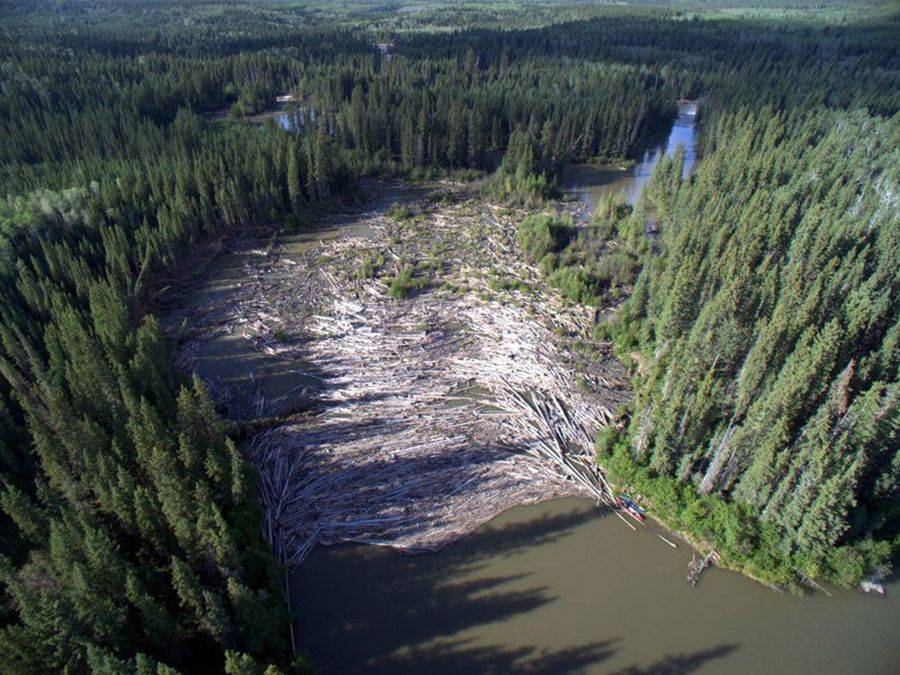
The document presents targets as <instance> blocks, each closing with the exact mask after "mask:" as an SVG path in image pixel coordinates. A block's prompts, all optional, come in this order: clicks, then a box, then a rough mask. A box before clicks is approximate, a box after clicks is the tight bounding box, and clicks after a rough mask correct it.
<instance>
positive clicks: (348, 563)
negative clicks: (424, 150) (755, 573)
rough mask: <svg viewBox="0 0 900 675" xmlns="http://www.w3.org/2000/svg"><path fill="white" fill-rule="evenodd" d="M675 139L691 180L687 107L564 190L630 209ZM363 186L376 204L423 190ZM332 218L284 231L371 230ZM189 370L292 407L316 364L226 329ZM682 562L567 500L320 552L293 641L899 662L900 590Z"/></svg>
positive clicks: (467, 650) (525, 664) (219, 285)
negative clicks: (633, 157)
mask: <svg viewBox="0 0 900 675" xmlns="http://www.w3.org/2000/svg"><path fill="white" fill-rule="evenodd" d="M679 144H683V145H685V149H686V155H685V159H686V161H685V173H687V172H688V171H690V170H691V169H692V167H693V164H694V125H693V115H690V114H689V111H685V110H682V114H680V115H679V117H678V119H677V121H676V123H675V125H674V127H673V130H672V133H671V134H670V136H669V138H668V139H667V141H666V142H665V143H664V144H660V145H658V146H654V147H652V148H648V149H647V151H646V152H645V153H644V155H643V159H642V161H641V162H639V163H637V164H635V165H634V166H633V167H632V168H631V169H628V170H610V169H596V168H593V167H574V168H573V169H572V170H571V171H570V173H569V174H568V175H569V176H570V178H571V177H572V176H575V177H576V178H577V179H572V180H570V181H569V182H568V183H566V182H563V183H562V185H563V188H564V189H566V190H568V191H569V192H571V193H572V194H575V195H577V196H578V198H579V199H582V200H584V201H585V202H586V204H587V206H588V207H590V206H592V205H595V204H596V203H597V201H598V200H599V199H600V198H602V197H604V196H606V195H608V194H610V193H611V192H618V191H624V193H625V195H626V198H627V199H628V200H629V201H632V202H633V201H634V200H635V199H636V198H637V195H638V194H639V193H640V189H641V188H642V187H643V185H644V184H645V183H646V181H647V178H648V177H649V175H650V172H651V171H652V169H653V166H654V165H655V164H656V162H657V161H658V160H659V158H660V157H661V156H662V155H663V154H665V153H671V152H674V150H675V149H676V148H677V146H678V145H679ZM367 187H368V188H369V189H367V192H369V193H370V194H372V195H373V199H372V200H371V201H370V202H369V204H368V206H367V208H370V209H373V210H384V209H386V208H387V207H388V206H389V205H390V204H391V203H392V202H394V201H400V202H403V201H408V200H413V199H417V198H420V197H422V196H423V195H424V194H425V193H426V192H427V190H426V189H420V188H404V187H398V186H395V185H387V184H383V183H373V184H372V185H368V186H367ZM334 220H335V221H341V222H345V223H346V222H347V219H346V218H343V219H341V218H338V217H336V218H335V219H334ZM329 222H330V221H329V219H328V218H325V219H324V220H323V222H322V224H321V226H320V227H317V228H315V229H313V230H311V231H308V232H304V233H301V234H296V235H290V236H287V237H285V238H284V239H283V240H282V241H283V242H284V244H285V245H286V247H287V249H289V250H291V249H293V250H296V251H300V250H303V249H305V248H307V247H309V246H315V245H318V242H320V241H323V240H328V239H331V238H333V237H335V236H337V235H338V234H341V233H345V234H346V233H355V234H359V235H365V232H362V231H360V232H357V231H356V230H354V229H353V228H354V227H355V225H353V224H351V225H349V226H347V225H344V226H343V227H341V228H340V229H337V228H335V227H334V225H333V224H329ZM351 222H352V219H351ZM348 228H349V229H348ZM254 246H256V247H257V248H256V249H253V248H252V247H251V246H237V247H235V249H234V250H232V251H231V252H229V253H226V254H224V255H221V256H220V257H219V258H218V259H217V260H216V261H215V262H214V263H213V264H212V265H211V266H210V268H209V269H208V270H207V273H206V274H205V275H204V279H203V281H202V283H201V284H200V285H199V286H198V288H197V289H196V290H195V291H194V292H192V293H190V294H186V295H185V296H184V297H182V298H181V302H179V303H177V307H173V308H171V310H170V313H169V314H168V316H163V317H162V318H163V321H164V323H165V324H166V325H167V326H168V328H169V330H170V331H175V330H176V326H177V325H178V324H179V323H180V322H181V320H182V318H183V317H184V316H186V315H197V314H198V313H202V312H204V311H212V310H214V308H215V306H216V305H218V304H223V303H226V302H227V301H228V300H229V298H230V297H231V296H233V295H234V294H235V293H236V292H238V290H239V289H240V288H241V285H242V283H244V281H245V279H246V274H247V269H248V266H249V264H250V263H251V262H252V261H253V259H254V257H256V256H259V255H261V253H260V251H259V247H264V242H261V243H259V244H258V245H254ZM279 273H290V272H284V271H282V272H279ZM194 367H196V369H197V371H198V372H200V374H201V375H203V376H204V377H205V378H206V379H207V381H210V382H213V383H218V384H220V385H223V386H229V385H230V386H237V385H241V384H244V385H246V382H247V380H248V376H249V374H250V373H252V374H253V382H254V383H255V384H254V386H258V387H259V388H260V390H261V391H262V392H263V393H264V394H265V395H266V397H267V398H269V399H272V398H277V397H279V396H285V398H284V403H283V405H284V408H285V410H289V409H290V408H291V407H292V406H293V405H294V404H295V403H297V402H299V401H300V400H301V399H302V392H299V391H298V387H301V388H302V386H303V384H304V381H305V377H306V376H307V375H306V373H307V370H308V369H309V364H304V363H302V362H300V361H293V362H291V361H287V362H286V361H275V362H273V361H272V360H271V359H266V358H264V357H263V355H261V354H260V353H259V352H258V351H256V350H255V349H254V348H253V347H252V344H251V343H250V341H248V340H247V339H245V338H244V337H243V335H242V332H241V331H232V332H225V333H221V334H216V335H212V336H210V339H208V340H206V341H205V342H203V343H202V345H201V346H200V348H199V350H198V352H197V353H196V354H195V362H194ZM295 397H296V398H295ZM689 559H690V550H689V549H688V548H687V547H686V546H685V545H681V546H680V547H679V548H678V549H677V550H674V549H671V548H670V547H669V546H667V545H665V544H663V543H662V542H661V541H660V540H659V539H657V538H656V537H655V536H654V535H653V534H652V533H650V532H648V531H646V530H642V529H639V530H638V531H637V532H632V531H631V530H630V529H628V528H626V527H625V526H624V525H623V524H622V523H621V522H619V521H618V520H617V519H615V518H611V517H608V516H605V517H604V516H601V515H598V514H597V512H596V511H595V510H594V508H593V505H592V504H591V503H589V502H585V501H581V500H575V499H564V500H557V501H551V502H546V503H544V504H540V505H538V506H531V507H519V508H515V509H512V510H510V511H508V512H506V513H504V514H503V515H501V516H499V517H498V518H496V519H495V520H493V521H492V522H490V523H489V524H488V525H486V526H483V527H482V528H480V529H479V530H477V531H476V532H474V533H473V534H471V535H469V536H468V537H466V538H464V539H462V540H460V541H457V542H455V543H454V544H451V545H450V546H448V547H447V548H445V549H444V550H443V551H441V552H439V553H436V554H430V555H420V556H403V555H400V554H397V553H395V552H393V551H391V550H388V549H384V548H378V547H372V546H355V545H342V546H336V547H329V548H319V549H317V550H315V551H313V553H312V554H311V556H310V557H309V558H308V559H307V560H306V561H305V562H304V564H303V565H302V566H301V567H300V568H299V569H297V570H296V571H294V572H293V574H292V577H291V596H292V610H293V612H294V616H295V623H296V634H297V641H298V644H300V645H302V646H304V647H306V648H308V649H309V651H310V652H311V654H312V657H313V660H314V662H315V663H316V664H317V666H318V667H319V668H320V669H321V672H322V673H323V674H324V675H328V674H329V673H333V674H338V673H339V674H343V673H362V672H365V673H370V672H371V673H401V674H402V673H410V674H411V673H454V674H455V673H498V674H500V673H532V674H534V673H546V674H548V675H549V674H555V673H608V672H626V673H630V674H631V675H638V674H642V673H643V674H647V673H681V672H698V673H807V672H808V673H823V674H830V673H835V674H836V673H886V674H887V673H897V672H900V641H897V640H896V637H895V634H896V629H897V626H898V625H900V583H898V582H896V581H895V582H892V583H889V584H887V597H886V598H879V597H869V596H865V595H863V594H860V593H856V592H851V591H845V590H840V589H830V592H831V594H832V595H831V597H829V596H827V595H825V594H824V593H815V594H813V595H810V596H808V597H794V596H786V595H779V594H778V593H775V592H774V591H771V590H768V589H766V588H764V587H762V586H760V585H758V584H756V583H754V582H752V581H750V580H748V579H745V578H743V577H741V576H739V575H737V574H734V573H731V572H726V571H722V570H718V569H715V568H714V569H711V570H709V571H708V572H706V573H705V574H704V576H703V579H702V581H701V582H700V584H699V586H697V587H696V588H694V587H691V586H690V585H689V584H688V583H687V582H686V581H685V578H684V575H685V571H686V567H687V563H688V560H689Z"/></svg>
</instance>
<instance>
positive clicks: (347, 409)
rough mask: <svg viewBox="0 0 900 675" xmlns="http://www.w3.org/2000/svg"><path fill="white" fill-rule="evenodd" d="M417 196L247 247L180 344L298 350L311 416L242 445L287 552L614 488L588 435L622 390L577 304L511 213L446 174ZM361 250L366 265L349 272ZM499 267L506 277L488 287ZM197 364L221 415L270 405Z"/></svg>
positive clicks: (456, 528) (389, 542) (450, 525)
mask: <svg viewBox="0 0 900 675" xmlns="http://www.w3.org/2000/svg"><path fill="white" fill-rule="evenodd" d="M448 201H449V203H448ZM415 210H416V211H418V212H419V213H418V215H417V216H416V218H414V219H410V220H408V221H406V222H404V223H397V222H394V221H392V220H391V219H389V218H387V217H386V216H385V215H384V214H383V213H381V212H369V213H363V214H356V215H352V216H341V217H337V218H335V221H334V223H333V224H334V225H336V226H338V225H343V224H347V223H351V224H352V225H353V227H352V230H354V231H356V232H359V231H360V230H364V231H366V233H367V236H339V237H337V238H336V239H331V240H329V241H327V242H323V243H321V244H316V245H312V246H309V247H305V248H304V247H303V246H299V245H296V242H288V243H287V245H285V246H283V247H278V246H276V247H275V248H274V249H271V250H268V249H266V250H264V249H260V250H259V251H258V253H259V254H258V255H257V256H255V257H253V261H251V262H248V263H246V265H245V271H244V280H243V282H242V284H241V288H240V290H239V292H237V293H236V294H235V295H234V296H233V297H232V298H231V299H230V300H229V301H228V302H226V303H221V304H220V305H218V306H216V307H210V308H207V310H206V311H205V313H204V314H203V315H202V316H200V317H199V318H198V319H195V321H194V323H192V324H191V325H190V326H189V327H188V332H187V333H186V339H184V341H183V342H182V344H181V349H180V357H181V366H182V367H183V368H184V369H186V370H191V369H193V368H194V367H195V366H196V365H197V363H198V360H199V359H200V358H201V357H202V354H203V353H204V348H205V345H206V344H207V343H208V341H209V340H211V339H215V337H216V336H217V335H222V334H229V335H231V336H243V337H245V338H246V340H247V344H248V346H249V347H250V348H252V349H254V350H256V351H257V352H259V353H260V354H263V355H265V356H266V358H268V359H271V360H273V361H274V362H276V363H280V364H284V365H285V367H288V366H290V365H292V364H293V365H296V364H297V363H301V364H312V365H313V366H314V368H312V369H311V370H314V371H315V372H314V373H312V372H311V373H310V377H311V378H312V380H313V382H314V383H313V384H310V382H309V380H310V378H307V381H306V383H305V384H304V385H303V386H304V389H305V392H306V396H307V400H306V401H305V405H307V406H308V407H310V408H311V409H312V410H313V411H314V414H313V415H312V416H311V418H308V419H303V420H299V421H293V422H287V423H284V424H279V425H277V426H274V427H272V428H270V429H267V430H266V431H264V432H262V433H260V434H258V435H257V436H256V437H254V438H253V440H252V442H251V443H250V448H249V454H250V457H251V459H252V461H253V462H254V463H255V464H256V466H257V467H258V468H259V470H260V474H261V482H260V490H261V496H262V501H263V505H264V507H265V520H264V534H265V536H266V537H267V539H268V540H269V541H270V542H271V544H272V546H273V548H274V550H275V552H276V554H277V555H278V557H279V558H280V559H281V560H282V561H284V562H285V563H287V564H289V565H296V564H299V563H300V562H302V560H303V559H304V558H305V556H306V555H307V554H308V553H309V551H310V550H311V549H312V548H313V547H314V546H315V545H317V544H333V543H337V542H346V541H353V542H366V543H369V544H378V545H386V546H392V547H395V548H397V549H400V550H404V551H409V552H417V551H430V550H435V549H438V548H440V547H441V546H443V545H445V544H447V543H448V542H450V541H452V540H454V539H456V538H458V537H460V536H462V535H464V534H466V533H468V532H469V531H471V530H473V529H474V528H476V527H478V526H479V525H481V524H482V523H484V522H486V521H487V520H489V519H491V518H492V517H494V516H496V515H497V514H499V513H500V512H502V511H504V510H506V509H508V508H510V507H512V506H515V505H519V504H529V503H535V502H538V501H542V500H546V499H550V498H554V497H557V496H562V495H573V494H580V495H587V496H591V497H593V498H595V499H597V500H598V502H600V501H604V502H606V503H608V504H610V505H611V504H612V503H613V501H612V500H611V496H612V495H611V492H610V489H609V487H608V485H607V484H606V481H605V478H604V475H603V473H602V471H601V470H600V469H599V468H598V467H597V466H596V463H595V462H594V458H593V443H592V438H593V435H594V434H595V433H596V431H597V430H598V429H600V428H601V427H603V426H604V425H607V424H610V423H612V422H613V421H614V416H615V410H616V408H617V407H618V406H619V405H620V404H622V403H624V402H625V401H627V398H628V390H627V387H626V386H625V374H624V372H623V370H622V368H621V367H620V366H619V365H618V363H617V362H616V361H615V359H613V358H612V357H611V355H610V354H609V347H608V345H605V344H599V345H598V344H597V343H591V349H590V350H587V349H584V350H582V349H579V344H581V343H582V341H584V342H588V341H589V336H590V329H591V327H592V323H593V312H592V310H589V309H588V308H584V307H579V306H575V305H571V304H568V303H565V302H563V301H562V300H561V299H560V298H559V297H558V296H557V295H556V293H555V292H553V291H552V290H548V289H546V288H545V285H544V284H543V283H541V282H540V280H539V277H538V275H537V272H536V270H534V269H533V268H531V267H529V266H528V265H526V264H524V263H523V262H522V259H521V256H520V255H519V253H518V252H517V251H516V247H515V223H516V222H517V219H518V218H521V217H522V215H523V214H521V213H516V212H509V211H506V210H503V209H500V208H499V207H495V206H491V205H489V204H485V203H484V202H481V201H480V200H477V199H471V198H468V197H466V196H464V195H460V194H457V193H454V192H451V193H450V194H449V195H447V197H446V198H445V201H444V203H441V204H439V205H438V204H434V202H433V201H423V202H420V203H418V204H416V205H415ZM364 260H365V261H368V262H367V263H366V265H368V266H369V267H370V268H374V274H373V275H372V277H373V278H361V277H363V276H369V275H361V274H360V273H359V270H360V269H361V268H362V267H364V265H363V261H364ZM373 261H374V262H373ZM409 265H413V266H415V268H416V269H417V270H418V271H417V273H416V274H417V277H418V278H421V279H424V280H427V288H424V289H421V290H416V291H414V292H413V293H412V294H411V295H410V296H409V297H406V298H404V299H402V300H396V299H394V298H392V297H390V296H389V295H388V293H387V289H388V285H389V283H390V281H391V280H392V279H393V278H394V276H395V275H396V274H397V273H398V272H399V271H400V270H401V269H403V268H404V267H406V266H409ZM498 278H502V279H507V280H510V279H513V280H516V281H517V282H521V283H519V284H518V286H517V288H518V290H497V289H498V284H497V279H498ZM522 284H525V287H524V288H523V287H522ZM507 286H509V285H507ZM501 287H503V288H505V287H506V286H501ZM276 337H277V339H276ZM206 379H207V381H208V384H209V385H210V388H211V390H212V391H213V392H214V396H215V397H216V398H217V399H218V402H219V403H220V404H221V405H223V406H224V407H225V408H226V409H227V410H229V411H230V413H231V414H232V415H233V416H235V417H244V418H253V417H260V416H265V415H273V414H275V413H276V412H284V411H283V410H281V407H283V404H284V402H283V401H277V400H267V399H266V398H265V396H263V395H262V393H261V388H260V387H259V382H258V380H254V379H252V378H251V377H250V375H249V374H248V378H247V381H246V382H245V383H241V384H239V385H235V384H234V383H231V384H229V385H228V386H225V385H224V384H223V383H222V382H218V381H216V379H215V378H213V377H207V378H206ZM299 386H300V385H298V387H299Z"/></svg>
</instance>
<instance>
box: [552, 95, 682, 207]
mask: <svg viewBox="0 0 900 675" xmlns="http://www.w3.org/2000/svg"><path fill="white" fill-rule="evenodd" d="M696 119H697V103H696V102H694V101H680V102H679V103H678V116H677V117H676V118H675V122H674V124H673V125H672V129H671V131H670V132H669V135H668V137H667V138H666V140H665V142H662V143H652V144H649V145H648V146H647V147H645V148H644V150H643V152H642V154H641V159H640V161H638V162H636V163H635V164H633V165H632V166H630V167H629V168H627V169H622V168H617V167H614V166H594V165H591V164H572V165H569V166H568V167H566V169H565V170H564V171H563V172H562V176H561V177H560V181H559V183H560V186H561V189H562V190H563V192H564V193H566V194H569V195H572V196H574V197H577V198H578V199H579V200H581V201H582V202H584V203H585V204H586V205H587V206H588V208H589V209H594V208H596V206H597V204H598V203H600V201H601V200H603V199H605V198H607V197H609V196H610V195H615V194H617V193H621V194H623V195H624V196H625V200H626V201H627V202H628V203H629V204H634V203H635V202H636V201H637V199H638V197H639V196H640V195H641V191H642V190H643V189H644V185H646V183H647V181H648V180H650V176H651V175H652V174H653V169H654V167H656V164H657V162H659V160H660V159H661V158H662V157H664V156H666V155H672V154H674V153H675V151H676V150H677V149H678V147H679V146H683V147H684V165H683V168H682V175H684V176H687V175H688V174H689V173H690V172H691V170H692V169H693V167H694V163H695V162H696V159H697V153H696V138H695V131H696V127H695V122H696Z"/></svg>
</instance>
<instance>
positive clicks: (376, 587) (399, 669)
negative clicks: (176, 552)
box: [292, 499, 900, 675]
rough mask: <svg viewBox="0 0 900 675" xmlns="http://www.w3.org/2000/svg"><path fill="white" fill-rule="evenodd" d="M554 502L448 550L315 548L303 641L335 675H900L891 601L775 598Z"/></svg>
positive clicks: (520, 512)
mask: <svg viewBox="0 0 900 675" xmlns="http://www.w3.org/2000/svg"><path fill="white" fill-rule="evenodd" d="M689 560H690V552H689V549H688V548H687V547H686V546H684V545H682V546H680V547H679V549H678V550H674V549H672V548H670V547H669V546H667V545H665V544H663V543H662V542H660V541H659V539H657V538H656V537H655V536H654V535H653V534H651V533H650V532H648V531H645V530H641V529H639V530H638V531H637V532H632V531H631V530H630V529H628V528H626V527H625V526H624V525H623V524H622V523H621V522H619V521H618V520H617V519H615V518H611V517H599V516H598V515H597V513H596V512H595V510H594V508H593V505H592V504H591V503H590V502H585V501H582V500H578V499H563V500H556V501H552V502H545V503H544V504H540V505H537V506H530V507H519V508H515V509H513V510H511V511H508V512H506V513H504V514H503V515H501V516H500V517H498V518H496V519H495V520H494V521H492V522H491V523H489V524H488V525H486V526H484V527H482V528H481V529H480V530H478V531H476V532H475V533H474V534H472V535H470V536H469V537H467V538H465V539H463V540H461V541H458V542H456V543H454V544H451V545H450V546H449V547H447V548H446V549H444V550H443V551H441V552H439V553H436V554H430V555H420V556H404V555H400V554H398V553H395V552H393V551H390V550H387V549H383V548H376V547H371V546H370V547H366V546H350V545H345V546H338V547H332V548H325V549H319V550H317V551H314V552H313V554H312V555H311V556H310V557H309V558H308V559H307V560H306V562H305V563H304V564H303V566H302V567H301V568H299V569H298V570H297V571H296V572H295V573H294V575H293V580H292V606H293V611H294V613H295V616H296V617H297V623H296V630H297V638H298V641H299V643H300V644H302V645H305V646H306V647H307V648H308V649H309V651H310V653H311V655H312V658H313V660H314V661H315V663H316V664H317V665H318V666H319V668H320V669H321V672H322V673H323V674H325V675H327V674H328V673H385V674H387V673H398V674H405V673H409V674H413V673H442V674H443V673H448V674H449V673H498V674H499V673H547V674H548V675H549V674H551V673H610V672H626V673H631V674H632V675H637V674H639V673H682V672H697V673H820V674H823V675H826V674H831V673H834V674H838V673H872V674H875V673H884V674H885V675H887V674H888V673H897V672H898V667H900V642H898V641H897V640H896V630H897V626H898V625H900V602H898V597H900V596H898V593H900V583H896V582H894V583H891V584H888V586H887V593H888V595H887V597H886V598H879V597H869V596H865V595H863V594H861V593H857V592H853V591H845V590H840V589H830V591H829V592H830V593H831V594H832V595H831V597H828V596H827V595H825V594H824V593H816V594H814V595H811V596H808V597H794V596H790V595H780V594H778V593H776V592H774V591H771V590H768V589H766V588H764V587H762V586H760V585H759V584H756V583H754V582H752V581H750V580H748V579H745V578H743V577H741V576H739V575H737V574H735V573H732V572H726V571H722V570H719V569H715V568H713V569H711V570H708V571H707V572H706V573H705V574H704V576H703V578H702V580H701V581H700V584H699V585H698V586H696V587H692V586H691V585H690V584H688V583H687V581H686V580H685V578H684V574H685V570H686V567H687V563H688V561H689Z"/></svg>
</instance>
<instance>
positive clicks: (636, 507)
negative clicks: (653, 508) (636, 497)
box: [619, 495, 647, 513]
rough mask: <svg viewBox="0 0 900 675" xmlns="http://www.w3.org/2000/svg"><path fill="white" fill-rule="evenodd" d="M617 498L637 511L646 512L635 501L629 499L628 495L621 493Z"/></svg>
mask: <svg viewBox="0 0 900 675" xmlns="http://www.w3.org/2000/svg"><path fill="white" fill-rule="evenodd" d="M619 499H621V500H622V501H623V502H624V503H625V506H630V507H631V508H633V509H634V510H635V511H637V512H638V513H647V512H646V511H645V510H644V509H643V508H641V507H640V506H638V505H637V503H636V502H634V501H632V500H631V499H629V498H628V495H622V496H621V497H619Z"/></svg>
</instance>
